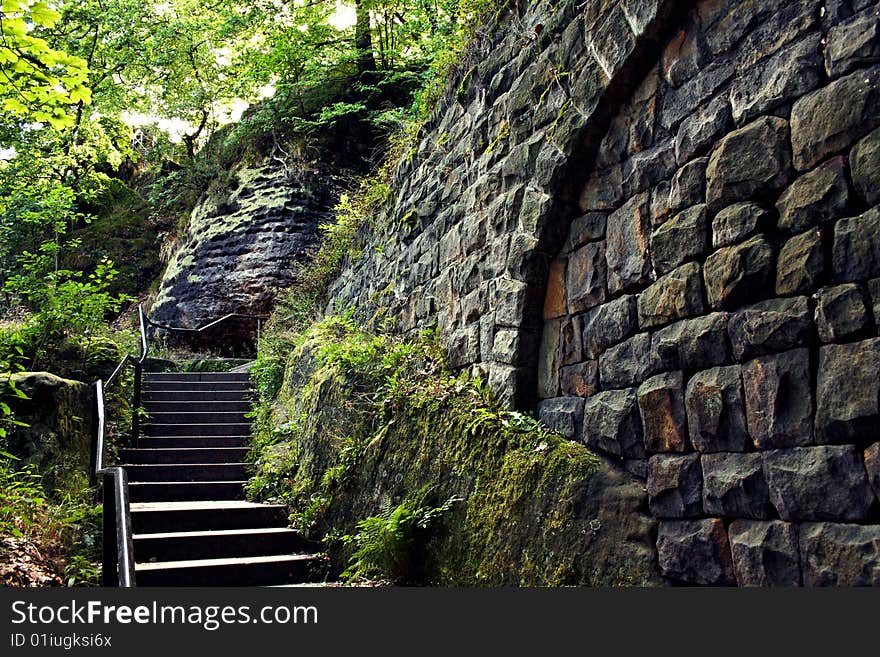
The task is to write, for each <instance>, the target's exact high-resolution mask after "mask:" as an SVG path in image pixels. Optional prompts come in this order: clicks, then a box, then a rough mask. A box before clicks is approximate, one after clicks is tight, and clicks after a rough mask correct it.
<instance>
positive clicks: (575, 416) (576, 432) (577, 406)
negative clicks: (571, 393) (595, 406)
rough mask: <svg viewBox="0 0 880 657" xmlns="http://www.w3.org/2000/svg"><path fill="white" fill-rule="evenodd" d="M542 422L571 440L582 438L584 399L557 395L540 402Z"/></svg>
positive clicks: (539, 408)
mask: <svg viewBox="0 0 880 657" xmlns="http://www.w3.org/2000/svg"><path fill="white" fill-rule="evenodd" d="M538 417H539V418H541V422H543V423H544V424H546V425H547V426H548V427H550V428H551V429H555V430H556V431H558V432H559V433H561V434H562V435H563V436H565V437H566V438H568V439H570V440H580V439H581V435H582V431H583V428H584V400H583V399H580V398H579V397H555V398H553V399H545V400H543V401H542V402H541V403H540V404H538Z"/></svg>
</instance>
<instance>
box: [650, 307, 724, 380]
mask: <svg viewBox="0 0 880 657" xmlns="http://www.w3.org/2000/svg"><path fill="white" fill-rule="evenodd" d="M651 348H652V350H653V351H654V353H655V355H656V359H657V361H658V363H659V366H660V368H661V369H664V370H696V369H702V368H704V367H712V366H714V365H721V364H723V363H725V362H727V361H728V360H729V359H730V347H729V345H728V342H727V314H726V313H712V314H711V315H706V316H705V317H698V318H696V319H686V320H683V321H681V322H676V323H675V324H672V325H670V326H667V327H665V328H663V329H660V330H659V331H657V332H656V333H655V334H654V335H653V336H652V338H651Z"/></svg>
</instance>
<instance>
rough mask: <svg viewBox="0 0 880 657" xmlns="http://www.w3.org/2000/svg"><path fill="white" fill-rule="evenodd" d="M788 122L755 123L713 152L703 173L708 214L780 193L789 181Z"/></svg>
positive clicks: (772, 119)
mask: <svg viewBox="0 0 880 657" xmlns="http://www.w3.org/2000/svg"><path fill="white" fill-rule="evenodd" d="M791 175H792V170H791V146H790V144H789V131H788V121H786V120H785V119H780V118H777V117H764V118H760V119H757V120H756V121H754V122H752V123H750V124H749V125H747V126H745V127H744V128H740V129H739V130H736V131H734V132H731V133H730V134H729V135H727V136H726V137H725V138H724V139H723V140H722V141H721V142H720V143H719V144H718V146H716V147H715V150H714V151H713V152H712V156H711V157H710V159H709V166H708V168H707V169H706V203H707V205H708V206H709V210H710V211H718V210H720V209H721V208H723V207H724V206H727V205H731V204H732V203H736V202H738V201H748V200H753V199H755V198H757V197H760V196H763V195H765V194H768V193H772V192H774V191H777V190H779V189H782V188H783V187H785V186H786V185H787V184H788V181H789V180H791Z"/></svg>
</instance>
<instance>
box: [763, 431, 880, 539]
mask: <svg viewBox="0 0 880 657" xmlns="http://www.w3.org/2000/svg"><path fill="white" fill-rule="evenodd" d="M762 454H763V456H764V472H765V474H766V476H767V485H768V486H769V487H770V501H771V502H773V506H774V507H775V508H776V511H777V512H778V513H779V517H780V518H782V519H783V520H835V521H838V522H840V521H847V520H850V521H855V520H865V519H866V518H867V517H868V514H869V512H870V510H871V506H872V505H873V504H874V493H873V492H872V491H871V488H870V486H869V485H868V477H867V475H866V473H865V464H864V462H863V461H862V452H861V451H860V450H859V449H857V448H856V447H854V446H852V445H840V446H838V445H822V446H819V447H792V448H790V449H777V450H771V451H769V452H762Z"/></svg>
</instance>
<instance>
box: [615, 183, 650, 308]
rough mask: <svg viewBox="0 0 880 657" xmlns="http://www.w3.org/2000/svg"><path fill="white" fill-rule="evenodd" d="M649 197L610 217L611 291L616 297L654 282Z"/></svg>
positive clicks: (640, 196)
mask: <svg viewBox="0 0 880 657" xmlns="http://www.w3.org/2000/svg"><path fill="white" fill-rule="evenodd" d="M648 200H649V199H648V195H647V194H641V195H639V196H636V197H634V198H633V199H632V200H630V201H629V202H628V203H627V204H626V205H624V206H623V207H622V208H620V210H618V211H617V212H615V213H613V214H612V215H611V216H609V217H608V225H607V228H606V234H607V251H606V254H605V256H606V259H607V261H608V291H609V292H610V293H611V294H617V293H618V292H620V291H622V290H627V289H629V288H632V287H633V286H638V285H644V284H645V283H647V282H648V281H650V280H651V259H650V256H649V242H650V236H651V229H650V226H651V217H650V204H649V202H648Z"/></svg>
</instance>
